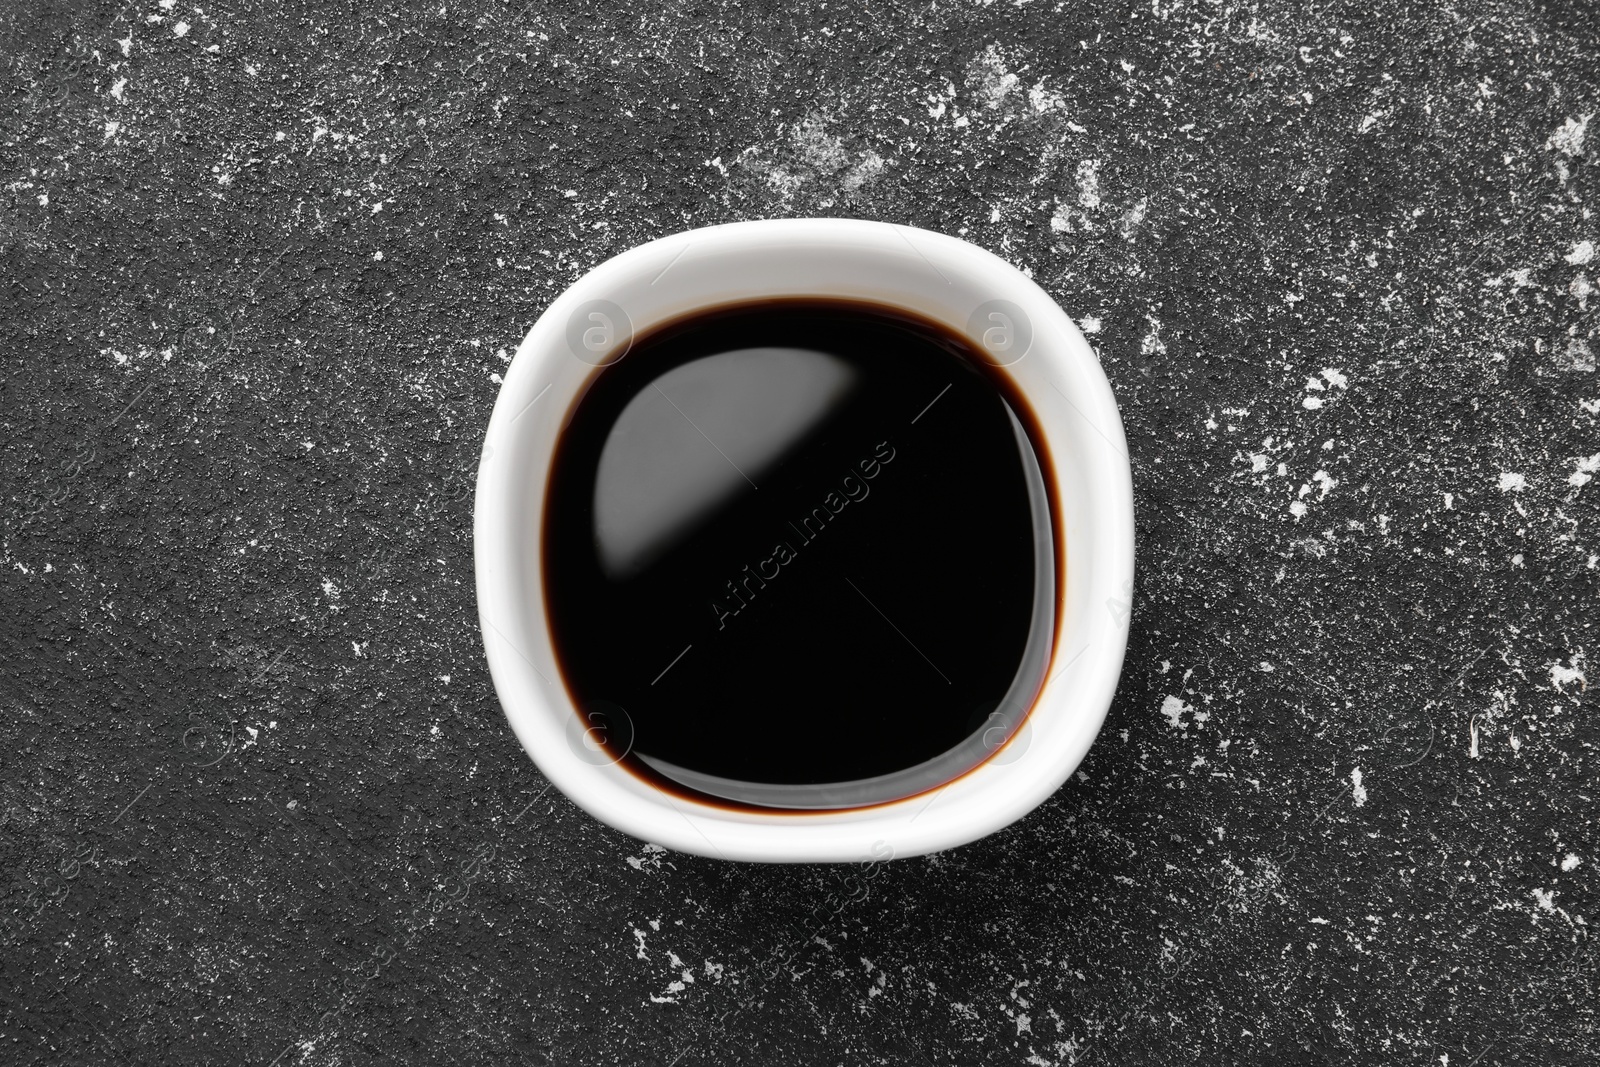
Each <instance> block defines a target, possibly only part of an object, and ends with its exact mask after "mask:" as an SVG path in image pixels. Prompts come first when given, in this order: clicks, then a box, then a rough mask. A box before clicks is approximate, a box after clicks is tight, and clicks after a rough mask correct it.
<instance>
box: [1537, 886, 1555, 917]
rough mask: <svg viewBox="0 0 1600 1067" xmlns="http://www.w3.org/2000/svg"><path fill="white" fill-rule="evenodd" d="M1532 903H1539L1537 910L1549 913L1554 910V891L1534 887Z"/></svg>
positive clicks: (1552, 912)
mask: <svg viewBox="0 0 1600 1067" xmlns="http://www.w3.org/2000/svg"><path fill="white" fill-rule="evenodd" d="M1533 900H1534V903H1536V904H1538V905H1539V910H1541V911H1548V912H1550V913H1551V914H1554V913H1555V910H1556V891H1555V890H1554V889H1535V890H1534V891H1533Z"/></svg>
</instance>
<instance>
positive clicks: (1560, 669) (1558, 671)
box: [1550, 648, 1589, 693]
mask: <svg viewBox="0 0 1600 1067" xmlns="http://www.w3.org/2000/svg"><path fill="white" fill-rule="evenodd" d="M1583 667H1584V660H1583V649H1581V648H1580V649H1578V651H1576V652H1574V653H1573V654H1572V655H1570V656H1568V657H1567V662H1566V664H1565V665H1563V664H1562V663H1560V662H1556V663H1552V664H1550V686H1551V688H1553V689H1555V690H1556V691H1557V692H1562V693H1564V692H1566V687H1567V686H1569V685H1571V684H1572V683H1574V682H1576V683H1578V692H1580V693H1581V692H1584V691H1585V690H1587V689H1588V688H1589V679H1588V678H1586V677H1584V673H1583Z"/></svg>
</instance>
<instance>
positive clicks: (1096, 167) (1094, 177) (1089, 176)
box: [1078, 159, 1100, 209]
mask: <svg viewBox="0 0 1600 1067" xmlns="http://www.w3.org/2000/svg"><path fill="white" fill-rule="evenodd" d="M1078 203H1079V204H1081V205H1083V206H1084V207H1086V208H1090V209H1094V208H1097V207H1099V206H1100V161H1099V160H1098V159H1086V160H1084V161H1083V162H1081V163H1079V164H1078Z"/></svg>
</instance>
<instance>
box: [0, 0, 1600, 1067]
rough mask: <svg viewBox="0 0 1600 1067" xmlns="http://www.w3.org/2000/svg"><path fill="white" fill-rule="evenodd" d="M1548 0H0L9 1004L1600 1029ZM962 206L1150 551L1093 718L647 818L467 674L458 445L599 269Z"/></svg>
mask: <svg viewBox="0 0 1600 1067" xmlns="http://www.w3.org/2000/svg"><path fill="white" fill-rule="evenodd" d="M1597 53H1600V30H1597V23H1596V21H1595V19H1594V15H1593V12H1592V10H1588V11H1586V10H1585V9H1584V8H1583V7H1582V5H1579V4H1571V5H1561V4H1555V5H1550V6H1547V7H1534V6H1531V5H1523V4H1513V3H1506V4H1496V3H1485V2H1481V0H1470V2H1468V3H1466V4H1465V5H1456V6H1454V7H1453V8H1451V9H1449V10H1439V11H1430V10H1428V9H1427V8H1426V7H1425V6H1420V5H1419V6H1417V7H1416V8H1415V9H1414V10H1413V11H1412V12H1411V13H1410V14H1400V13H1394V12H1391V13H1389V14H1386V15H1383V16H1380V17H1374V16H1372V15H1370V14H1367V13H1363V12H1362V11H1359V10H1357V9H1355V8H1353V7H1341V6H1330V5H1318V6H1317V7H1316V8H1315V9H1314V10H1306V9H1305V8H1304V6H1303V5H1301V4H1294V3H1287V2H1278V0H1273V2H1271V3H1264V4H1259V5H1249V6H1235V7H1232V8H1229V7H1225V6H1223V5H1220V4H1182V3H1168V2H1167V0H1155V2H1154V3H1137V4H1132V3H1129V4H1122V5H1117V6H1114V7H1110V8H1107V7H1096V6H1091V5H1076V6H1072V7H1069V6H1067V5H1055V4H1052V3H1050V2H1049V0H1037V2H1033V3H1022V4H1013V3H1010V2H1001V3H995V4H992V5H990V6H983V5H963V6H955V5H942V6H940V7H937V8H932V7H930V8H926V9H925V8H922V7H920V6H916V7H912V6H901V5H893V4H884V5H878V6H875V7H873V8H872V9H871V10H870V11H861V10H854V9H848V8H844V7H841V6H840V5H837V4H831V5H822V4H812V5H804V6H800V7H796V6H794V5H790V4H769V5H751V6H749V7H736V6H732V5H718V4H714V3H690V4H686V5H683V6H671V7H667V6H658V5H654V4H643V5H639V4H630V5H617V6H614V5H607V4H597V3H588V2H585V3H581V4H577V5H574V6H571V7H567V8H561V7H555V6H549V5H545V4H543V3H541V2H538V0H536V2H534V3H532V4H529V5H527V6H526V7H524V6H523V5H522V4H521V3H520V2H512V3H504V4H502V3H496V2H493V0H469V2H467V3H465V4H461V5H459V6H458V5H457V4H455V3H448V2H444V0H434V2H432V3H428V4H411V5H404V6H397V5H392V4H374V5H371V6H359V5H356V6H352V5H347V4H331V5H330V4H312V3H302V2H299V0H295V2H291V3H282V4H280V3H270V4H269V3H262V2H260V0H257V2H255V3H245V4H237V3H224V4H222V5H219V6H216V7H213V6H211V5H207V6H205V7H204V8H201V7H196V6H194V5H193V4H192V3H190V2H188V0H184V2H181V3H176V4H175V3H172V2H171V0H160V2H157V0H139V2H133V3H128V4H126V5H122V4H120V3H119V2H118V0H89V2H80V3H74V2H68V0H58V2H52V3H44V2H40V3H28V4H23V3H17V4H12V5H8V7H7V8H6V10H5V12H4V13H3V14H0V55H3V56H4V58H5V60H6V66H5V69H4V74H3V79H4V80H3V83H0V91H3V94H4V111H3V121H4V132H3V135H0V137H3V140H0V176H3V178H4V196H3V198H0V294H3V296H0V301H3V303H0V360H3V364H0V365H3V367H4V374H5V377H4V382H3V384H0V448H3V465H0V480H3V481H0V485H3V499H0V522H3V529H0V596H3V617H0V655H3V663H0V697H3V699H4V707H5V711H4V715H3V719H0V801H3V811H0V862H3V876H4V896H3V898H0V900H3V903H0V920H3V924H0V1061H3V1062H5V1063H7V1064H32V1063H51V1064H54V1063H95V1064H111V1063H115V1064H147V1063H150V1064H154V1063H161V1064H201V1063H205V1064H211V1063H217V1064H240V1065H266V1064H273V1063H276V1064H302V1063H304V1064H390V1063H417V1064H421V1063H428V1064H454V1063H497V1064H501V1063H503V1064H529V1065H541V1064H549V1063H557V1064H563V1065H566V1064H627V1065H632V1064H661V1065H666V1064H673V1063H676V1064H679V1065H683V1067H689V1065H695V1064H708V1065H712V1064H715V1065H720V1064H731V1063H750V1064H776V1063H803V1064H827V1065H831V1064H929V1065H939V1067H943V1065H946V1064H1038V1065H1058V1064H1071V1063H1105V1064H1127V1063H1171V1064H1180V1063H1181V1064H1189V1063H1263V1064H1265V1063H1273V1064H1279V1063H1349V1062H1365V1063H1379V1062H1382V1063H1406V1064H1444V1065H1449V1067H1469V1065H1473V1064H1478V1065H1489V1064H1499V1063H1519V1062H1520V1063H1527V1064H1540V1065H1544V1064H1582V1063H1587V1064H1593V1063H1595V1062H1596V1057H1597V1049H1600V1020H1597V1011H1600V1009H1597V1006H1596V1005H1597V1003H1600V977H1597V969H1600V952H1597V951H1596V949H1595V941H1594V936H1593V935H1594V932H1595V929H1596V925H1597V924H1600V886H1597V881H1596V872H1597V871H1600V830H1597V827H1596V814H1597V812H1600V799H1597V798H1600V781H1597V771H1600V763H1597V752H1596V744H1597V742H1600V708H1597V705H1596V701H1595V698H1594V697H1593V696H1592V695H1590V694H1589V693H1588V692H1587V690H1586V684H1587V681H1588V679H1587V677H1586V676H1587V674H1592V673H1595V671H1596V666H1595V663H1594V661H1593V660H1594V657H1595V655H1596V653H1597V650H1600V632H1597V616H1600V611H1597V597H1596V593H1597V590H1596V585H1597V577H1600V563H1597V554H1600V535H1597V532H1596V518H1597V509H1596V501H1597V499H1600V483H1597V481H1596V479H1600V441H1597V438H1600V433H1597V421H1600V382H1597V380H1596V374H1595V354H1596V352H1597V351H1600V337H1597V336H1596V333H1597V326H1600V292H1597V291H1596V289H1597V287H1600V259H1596V258H1595V247H1596V244H1597V243H1600V219H1597V218H1596V214H1595V212H1596V208H1597V206H1600V205H1597V204H1596V195H1597V179H1596V175H1597V171H1596V163H1595V157H1596V154H1597V153H1600V127H1592V126H1591V116H1593V115H1596V114H1600V60H1597V59H1596V56H1597ZM817 214H821V215H848V216H858V217H868V218H877V219H886V220H891V221H895V222H900V223H906V224H911V225H917V226H922V227H927V228H930V229H934V230H940V231H944V232H947V233H954V234H959V235H962V236H964V237H966V239H968V240H970V241H973V242H975V243H977V244H979V245H981V246H983V247H986V248H989V249H992V250H994V251H995V252H997V253H999V254H1000V255H1002V256H1005V257H1006V258H1008V259H1010V260H1011V261H1012V262H1014V263H1017V264H1019V265H1021V266H1024V267H1025V268H1026V269H1027V270H1028V271H1029V272H1031V274H1032V276H1033V277H1034V278H1035V279H1036V280H1037V281H1038V282H1039V283H1040V284H1041V285H1043V286H1044V287H1045V288H1046V289H1047V290H1048V291H1049V292H1050V293H1051V294H1052V295H1054V296H1055V297H1056V298H1057V299H1058V300H1059V301H1060V303H1061V305H1062V306H1063V307H1064V308H1066V309H1067V311H1068V312H1069V313H1070V314H1071V315H1072V316H1073V317H1074V318H1075V319H1077V320H1078V321H1079V322H1080V323H1082V324H1083V327H1084V329H1085V331H1086V332H1087V334H1088V336H1089V339H1090V340H1091V341H1092V342H1093V344H1094V346H1095V348H1096V350H1097V353H1098V355H1099V357H1100V359H1101V361H1102V363H1103V365H1104V367H1105V371H1106V374H1107V376H1108V377H1109V378H1110V380H1111V382H1112V385H1113V387H1114V388H1115V390H1116V393H1117V396H1118V398H1119V401H1120V403H1121V405H1122V409H1123V413H1124V418H1125V422H1126V425H1127V429H1128V436H1129V440H1130V447H1131V452H1132V461H1133V471H1134V481H1135V485H1136V491H1137V513H1138V527H1139V542H1140V543H1139V553H1140V555H1139V560H1140V571H1139V577H1138V581H1137V585H1136V589H1135V594H1134V598H1133V605H1132V620H1131V631H1130V646H1129V652H1128V659H1127V664H1126V667H1125V669H1124V672H1123V677H1122V682H1121V688H1120V690H1119V693H1118V696H1117V699H1116V702H1115V704H1114V706H1113V707H1112V709H1111V713H1110V717H1109V719H1108V721H1107V724H1106V728H1105V730H1104V732H1103V733H1102V735H1101V739H1100V741H1099V743H1098V744H1097V745H1096V747H1095V748H1094V750H1093V751H1092V752H1091V753H1090V755H1089V758H1088V759H1087V761H1086V762H1085V763H1084V765H1083V767H1082V773H1081V774H1079V775H1077V776H1075V778H1074V779H1073V781H1072V782H1071V783H1070V784H1069V785H1068V786H1066V787H1064V788H1063V789H1062V790H1061V791H1060V792H1059V793H1058V794H1057V795H1056V796H1055V797H1054V798H1053V799H1051V800H1050V801H1049V802H1047V803H1046V804H1045V805H1044V806H1042V807H1041V808H1039V809H1038V810H1037V811H1035V812H1034V813H1033V814H1031V815H1030V816H1028V817H1027V818H1026V819H1024V820H1023V821H1022V822H1020V823H1018V824H1017V825H1015V826H1013V827H1011V828H1009V829H1007V830H1005V831H1003V832H1001V833H999V834H996V835H994V836H993V837H991V838H988V839H986V840H984V841H982V842H979V843H977V844H974V845H971V846H968V847H965V848H961V849H958V850H954V851H951V852H948V853H944V854H941V855H936V856H932V857H928V858H920V859H912V860H906V861H897V862H894V863H892V864H889V865H887V866H884V867H882V868H879V869H876V870H875V871H874V872H873V877H871V878H870V879H865V878H862V877H860V874H861V872H860V871H859V869H856V868H845V867H758V866H742V865H733V864H728V863H723V862H718V861H714V860H706V859H699V858H695V857H688V856H681V855H675V854H671V853H667V852H663V851H662V850H660V849H658V848H654V847H651V846H649V845H646V844H644V843H642V842H636V841H632V840H629V839H626V838H624V837H623V836H621V835H619V834H617V833H614V832H612V831H610V830H608V829H606V828H604V827H602V826H600V825H598V824H597V823H596V822H594V821H593V820H592V819H590V818H589V817H588V816H586V815H585V814H583V813H582V812H580V811H578V810H577V809H576V808H574V807H573V806H572V805H571V804H570V803H568V802H567V801H566V800H564V799H563V798H562V797H561V796H560V795H559V794H557V793H555V792H554V791H547V789H546V783H545V782H544V781H543V779H542V778H541V776H540V775H539V773H538V772H537V770H536V769H535V768H534V766H533V764H532V763H531V762H530V761H529V760H528V759H527V757H526V756H525V755H524V754H523V753H522V751H521V749H520V748H519V747H518V745H517V743H516V741H515V739H514V738H513V736H512V733H511V731H510V729H509V728H508V726H507V724H506V722H505V720H504V717H503V716H502V714H501V712H500V710H499V708H498V706H497V704H496V701H495V699H494V696H493V693H492V691H491V688H490V684H489V679H488V675H487V671H486V669H485V666H484V660H483V655H482V650H481V646H480V640H479V635H478V627H477V622H476V616H475V608H474V597H473V580H472V546H471V539H470V525H471V521H470V520H471V515H470V513H471V506H472V500H471V490H472V486H473V478H474V470H475V467H476V464H477V458H478V450H479V446H480V443H481V440H482V433H483V429H484V426H485V423H486V420H487V418H488V414H489V411H490V408H491V406H492V404H493V402H494V398H495V393H496V389H497V382H498V380H499V377H498V376H499V375H500V374H501V373H502V372H503V371H504V370H505V367H506V365H507V360H508V354H509V353H510V352H511V351H513V350H514V349H515V347H516V345H517V344H518V342H519V341H520V340H521V338H522V336H523V334H524V333H525V332H526V330H527V329H528V327H529V325H530V324H531V323H532V322H533V320H534V319H535V318H536V317H537V316H538V314H539V313H540V312H541V311H542V310H543V308H544V307H545V306H546V305H547V303H548V302H549V301H550V300H551V299H552V298H553V297H554V296H555V295H556V294H557V293H558V292H560V291H561V289H562V288H564V287H565V286H566V285H568V284H569V283H570V282H571V281H572V280H573V279H575V278H576V277H578V276H579V275H580V274H582V273H583V272H584V271H585V270H587V269H588V268H589V267H591V266H593V265H594V264H596V263H597V262H599V261H601V260H602V259H604V258H606V257H608V256H610V255H613V254H615V253H616V252H619V251H621V250H623V249H625V248H628V247H630V246H632V245H634V244H637V243H639V242H642V241H645V240H648V239H650V238H653V237H657V236H661V235H663V234H667V233H670V232H674V231H676V230H680V229H684V228H688V227H693V226H699V225H705V224H710V223H716V222H723V221H729V220H736V219H746V218H762V217H774V216H787V215H817Z"/></svg>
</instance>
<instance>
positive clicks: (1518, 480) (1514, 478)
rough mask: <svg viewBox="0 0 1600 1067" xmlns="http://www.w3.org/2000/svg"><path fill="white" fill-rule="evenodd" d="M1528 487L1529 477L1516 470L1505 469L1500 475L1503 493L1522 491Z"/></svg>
mask: <svg viewBox="0 0 1600 1067" xmlns="http://www.w3.org/2000/svg"><path fill="white" fill-rule="evenodd" d="M1526 488H1528V479H1526V478H1524V477H1523V476H1522V475H1521V474H1518V473H1517V472H1516V471H1504V472H1502V473H1501V475H1500V491H1501V492H1502V493H1520V492H1522V491H1523V490H1524V489H1526Z"/></svg>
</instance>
